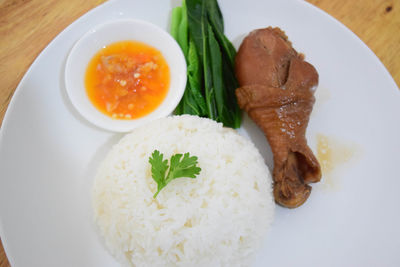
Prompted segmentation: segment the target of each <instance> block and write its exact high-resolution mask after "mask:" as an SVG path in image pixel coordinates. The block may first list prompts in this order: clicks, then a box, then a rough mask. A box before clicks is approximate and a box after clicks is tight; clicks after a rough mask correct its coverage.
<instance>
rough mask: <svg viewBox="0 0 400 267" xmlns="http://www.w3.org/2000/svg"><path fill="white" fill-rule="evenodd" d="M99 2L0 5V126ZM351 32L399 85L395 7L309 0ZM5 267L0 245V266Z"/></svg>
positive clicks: (14, 0) (18, 0) (373, 1)
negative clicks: (48, 52) (61, 39)
mask: <svg viewBox="0 0 400 267" xmlns="http://www.w3.org/2000/svg"><path fill="white" fill-rule="evenodd" d="M103 2H105V0H86V1H79V0H58V1H57V0H52V1H42V0H31V1H23V0H0V77H1V87H0V125H1V123H2V121H3V117H4V114H5V111H6V109H7V106H8V103H9V101H10V99H11V97H12V95H13V93H14V90H15V88H16V87H17V85H18V83H19V81H20V80H21V78H22V76H23V75H24V74H25V72H26V71H27V69H28V68H29V66H30V65H31V64H32V62H33V61H34V60H35V58H36V57H37V55H38V54H39V53H40V52H41V51H42V50H43V49H44V48H45V46H46V45H47V44H48V43H49V42H50V41H51V40H52V39H53V38H54V37H56V35H57V34H58V33H60V32H61V31H62V30H63V29H64V28H66V27H67V26H68V25H69V24H70V23H71V22H73V21H74V20H76V19H77V18H78V17H80V16H81V15H83V14H84V13H86V12H87V11H88V10H90V9H92V8H94V7H95V6H97V5H99V4H101V3H103ZM309 2H310V3H312V4H314V5H316V6H318V7H319V8H321V9H323V10H325V11H326V12H327V13H329V14H331V15H332V16H333V17H335V18H337V19H338V20H339V21H341V22H342V23H344V24H345V25H346V26H347V27H349V28H350V29H351V30H352V31H353V32H354V33H356V34H357V35H358V36H359V37H360V38H361V39H362V40H363V41H364V42H365V43H366V44H367V45H368V46H369V47H370V48H371V49H372V51H374V52H375V54H376V55H377V56H378V57H379V58H380V59H381V61H382V62H383V64H384V65H385V66H386V68H387V69H388V70H389V72H390V73H391V75H392V76H393V77H394V79H395V81H396V83H397V85H400V2H399V1H395V0H353V1H347V0H335V1H331V0H309ZM6 266H10V265H9V263H8V261H7V257H6V255H5V253H4V250H3V247H2V245H1V242H0V267H6Z"/></svg>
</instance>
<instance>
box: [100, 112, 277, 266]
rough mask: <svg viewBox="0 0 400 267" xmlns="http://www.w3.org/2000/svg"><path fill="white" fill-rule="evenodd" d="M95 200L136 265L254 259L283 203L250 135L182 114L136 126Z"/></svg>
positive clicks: (111, 244)
mask: <svg viewBox="0 0 400 267" xmlns="http://www.w3.org/2000/svg"><path fill="white" fill-rule="evenodd" d="M184 177H187V178H184ZM93 207H94V214H95V220H96V222H97V225H98V228H99V231H100V233H101V235H102V236H103V237H104V240H105V243H106V246H107V248H108V249H109V251H110V252H111V253H112V254H113V255H114V256H115V257H116V258H117V259H118V260H119V261H120V262H122V263H124V264H125V265H127V266H249V264H250V262H251V259H252V256H253V255H254V252H255V251H256V249H257V248H258V247H259V245H260V242H261V241H262V240H263V239H264V238H265V234H266V233H267V231H268V229H269V227H270V224H271V222H272V219H273V216H274V208H275V204H274V201H273V194H272V178H271V175H270V172H269V170H268V168H267V166H266V165H265V164H264V160H263V158H262V156H261V154H260V153H259V151H258V150H257V148H256V147H255V146H254V145H253V144H252V143H251V142H250V141H249V140H248V139H246V138H244V137H242V136H240V135H239V134H238V133H237V132H236V131H234V130H233V129H230V128H226V127H223V126H222V124H221V123H217V122H215V121H213V120H210V119H207V118H200V117H198V116H192V115H182V116H170V117H167V118H162V119H159V120H156V121H153V122H151V123H149V124H147V125H145V126H143V127H140V128H136V129H134V130H133V131H132V132H131V133H129V134H127V135H126V136H125V137H123V138H122V139H121V140H120V141H119V143H118V144H116V145H115V146H114V147H113V148H112V150H111V151H110V152H109V154H108V155H107V157H106V158H105V160H104V161H103V162H102V164H101V166H100V168H99V169H98V173H97V175H96V178H95V182H94V189H93Z"/></svg>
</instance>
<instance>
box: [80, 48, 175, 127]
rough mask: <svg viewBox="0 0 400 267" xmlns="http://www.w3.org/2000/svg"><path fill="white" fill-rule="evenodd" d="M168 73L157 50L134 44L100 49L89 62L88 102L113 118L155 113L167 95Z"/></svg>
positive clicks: (86, 80) (87, 76)
mask: <svg viewBox="0 0 400 267" xmlns="http://www.w3.org/2000/svg"><path fill="white" fill-rule="evenodd" d="M169 81H170V71H169V67H168V64H167V62H166V60H165V59H164V57H163V55H162V54H161V52H160V51H158V50H157V49H156V48H154V47H151V46H149V45H147V44H144V43H141V42H137V41H121V42H116V43H113V44H110V45H107V46H106V47H104V48H102V49H101V50H100V51H99V52H98V53H97V54H96V55H95V56H94V57H93V58H92V60H91V61H90V62H89V65H88V68H87V71H86V75H85V87H86V91H87V94H88V96H89V99H90V100H91V102H92V103H93V104H94V106H95V107H96V108H97V109H99V110H100V111H101V112H102V113H104V114H106V115H108V116H110V117H112V118H114V119H127V120H129V119H136V118H140V117H143V116H145V115H147V114H148V113H150V112H152V111H154V110H155V109H156V108H157V107H158V106H159V105H160V104H161V103H162V101H163V100H164V98H165V97H166V95H167V93H168V88H169Z"/></svg>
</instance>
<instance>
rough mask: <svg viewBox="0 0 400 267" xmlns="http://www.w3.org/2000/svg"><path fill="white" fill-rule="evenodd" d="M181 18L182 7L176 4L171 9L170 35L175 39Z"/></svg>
mask: <svg viewBox="0 0 400 267" xmlns="http://www.w3.org/2000/svg"><path fill="white" fill-rule="evenodd" d="M181 19H182V7H180V6H177V7H175V8H173V9H172V15H171V35H172V37H174V39H175V40H177V39H178V31H179V24H180V22H181Z"/></svg>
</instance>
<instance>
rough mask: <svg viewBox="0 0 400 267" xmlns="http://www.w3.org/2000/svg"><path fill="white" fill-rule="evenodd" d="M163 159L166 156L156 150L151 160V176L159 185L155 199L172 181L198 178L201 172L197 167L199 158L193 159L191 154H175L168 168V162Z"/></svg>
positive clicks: (194, 157)
mask: <svg viewBox="0 0 400 267" xmlns="http://www.w3.org/2000/svg"><path fill="white" fill-rule="evenodd" d="M182 156H183V158H182ZM163 157H164V155H163V154H161V153H160V151H158V150H154V151H153V153H152V154H151V157H150V158H149V163H150V164H151V176H152V177H153V179H154V181H155V182H156V183H157V192H156V193H155V194H154V196H153V197H154V198H156V197H157V195H158V193H160V191H161V189H163V188H164V187H165V186H166V185H167V184H168V183H169V182H171V181H172V180H174V179H176V178H182V177H188V178H196V175H198V174H199V173H200V171H201V168H200V167H197V164H198V162H197V157H196V156H192V157H191V156H189V153H185V154H183V155H182V154H174V155H173V156H172V157H171V159H170V166H168V160H164V159H163ZM168 168H169V170H168ZM167 170H168V174H167Z"/></svg>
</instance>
